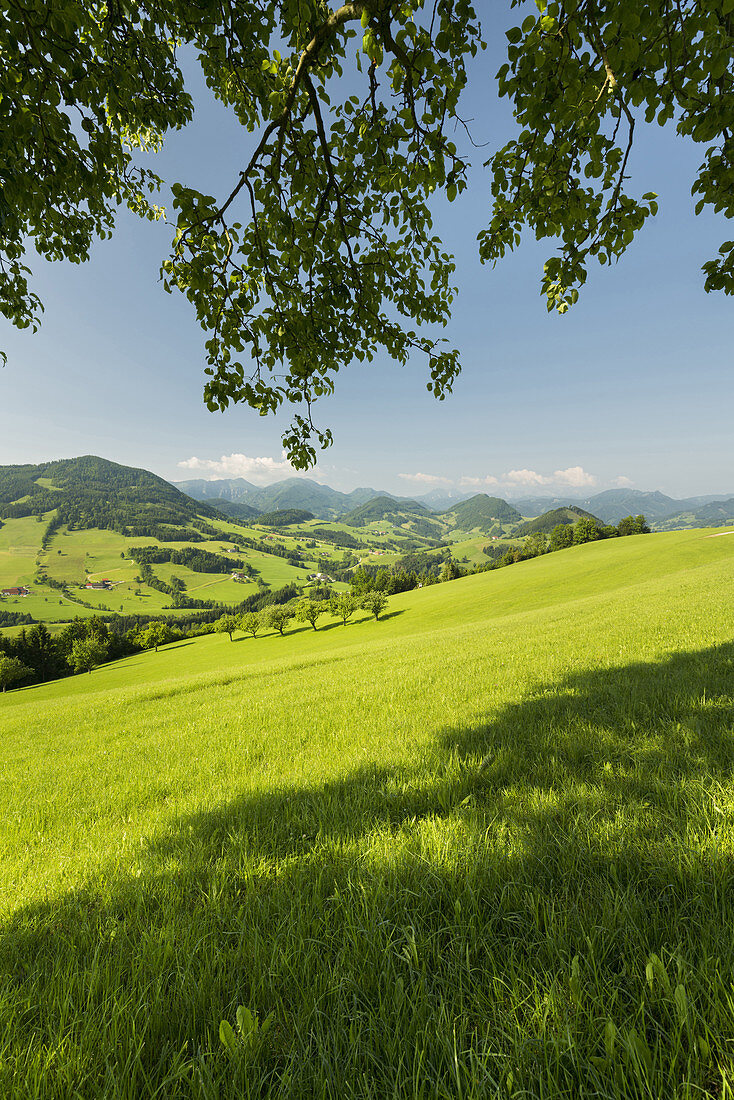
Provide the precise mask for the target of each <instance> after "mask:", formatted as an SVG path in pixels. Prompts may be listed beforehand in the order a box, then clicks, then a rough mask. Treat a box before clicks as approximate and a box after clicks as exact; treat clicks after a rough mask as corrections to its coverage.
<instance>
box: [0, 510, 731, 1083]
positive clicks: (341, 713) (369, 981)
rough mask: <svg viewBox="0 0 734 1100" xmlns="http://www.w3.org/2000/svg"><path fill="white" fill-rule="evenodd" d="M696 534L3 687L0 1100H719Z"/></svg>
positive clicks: (727, 580) (713, 806)
mask: <svg viewBox="0 0 734 1100" xmlns="http://www.w3.org/2000/svg"><path fill="white" fill-rule="evenodd" d="M708 534H709V532H701V531H686V532H676V533H671V534H656V535H647V536H638V537H634V538H624V539H615V540H610V541H608V542H599V543H592V544H589V545H586V546H581V547H576V548H573V549H571V550H567V551H562V552H560V553H556V554H552V555H548V556H546V557H543V558H537V559H534V560H532V561H528V562H523V563H520V564H518V565H514V566H512V567H511V568H508V569H503V570H499V571H496V572H492V573H486V574H481V575H477V576H472V577H468V578H465V579H463V580H459V581H454V582H452V583H450V584H443V585H438V586H434V587H430V588H427V589H423V590H420V591H415V592H410V593H404V594H402V595H400V596H395V597H393V598H391V601H390V606H389V608H388V613H387V616H386V617H385V619H384V621H380V622H375V621H374V620H370V619H368V618H367V617H366V616H363V617H361V618H359V619H357V621H354V622H352V623H349V624H348V625H347V626H346V627H344V626H342V625H341V624H339V625H337V624H335V623H333V622H331V621H327V622H326V623H323V620H322V623H323V627H322V628H320V629H319V630H318V631H316V632H314V631H313V630H311V628H310V627H304V626H302V625H298V626H294V627H293V628H292V629H291V630H289V631H288V632H287V633H286V636H285V637H283V638H281V637H279V636H276V635H273V634H266V635H265V636H260V637H258V638H256V639H252V638H249V637H247V638H245V637H243V636H241V635H236V640H235V641H234V642H231V641H230V640H229V639H228V638H227V637H226V636H223V635H213V636H208V637H204V638H201V639H197V640H189V641H186V642H183V643H178V644H175V645H172V646H169V647H166V648H164V649H162V650H161V651H160V652H159V653H157V654H156V653H153V652H147V653H143V654H138V655H136V656H134V657H131V658H128V659H126V660H125V661H121V662H118V663H116V664H113V665H109V666H105V667H103V668H100V669H99V670H97V671H95V672H94V673H92V674H91V675H86V674H83V675H79V676H76V677H73V678H71V679H67V680H63V681H59V682H57V683H54V684H49V685H44V686H40V687H35V688H29V689H24V690H18V691H13V692H8V693H7V694H6V695H5V696H0V732H1V734H2V737H1V739H0V846H1V849H2V864H1V867H2V871H1V872H0V875H1V876H2V877H1V879H0V920H1V921H2V934H1V935H0V1095H2V1096H3V1097H8V1098H16V1097H17V1098H21V1097H23V1098H25V1097H34V1098H36V1097H38V1098H48V1100H57V1098H67V1097H68V1098H69V1100H71V1098H85V1100H86V1098H91V1097H105V1098H107V1097H112V1098H115V1100H116V1098H125V1100H133V1098H135V1100H137V1098H139V1097H151V1098H152V1097H156V1098H159V1097H160V1098H163V1097H165V1098H184V1097H186V1098H188V1097H196V1098H202V1100H210V1098H223V1100H224V1098H226V1100H234V1098H235V1097H237V1098H240V1097H248V1098H249V1097H252V1098H254V1097H258V1098H260V1097H288V1098H303V1100H306V1098H309V1100H310V1098H312V1097H319V1098H328V1100H331V1098H332V1097H333V1098H335V1100H336V1098H337V1097H339V1098H341V1097H344V1098H357V1097H359V1098H360V1100H362V1098H365V1100H367V1098H370V1100H372V1098H373V1100H383V1098H401V1100H402V1098H403V1097H404V1098H406V1100H407V1098H411V1100H424V1098H425V1100H429V1098H430V1100H443V1098H447V1100H448V1098H452V1100H453V1098H461V1100H479V1098H482V1100H484V1098H486V1097H523V1098H528V1097H533V1098H535V1097H542V1098H548V1100H555V1098H561V1097H562V1098H566V1097H567V1098H569V1100H570V1098H576V1097H584V1098H591V1097H595V1098H598V1097H601V1098H613V1097H614V1098H621V1097H625V1098H626V1097H635V1098H637V1097H639V1098H643V1097H649V1098H658V1097H665V1098H671V1100H679V1098H680V1100H682V1098H694V1097H695V1098H700V1097H716V1098H719V1097H721V1098H728V1097H732V1096H733V1095H734V935H733V934H732V929H734V832H733V830H732V827H733V825H734V785H733V782H732V780H733V779H734V718H733V715H734V699H733V695H734V638H733V634H734V627H733V616H732V607H733V606H734V535H732V536H731V537H729V538H727V537H715V538H709V537H706V536H707V535H708ZM294 572H295V571H294ZM238 1008H239V1009H240V1011H239V1013H238ZM223 1022H224V1023H223Z"/></svg>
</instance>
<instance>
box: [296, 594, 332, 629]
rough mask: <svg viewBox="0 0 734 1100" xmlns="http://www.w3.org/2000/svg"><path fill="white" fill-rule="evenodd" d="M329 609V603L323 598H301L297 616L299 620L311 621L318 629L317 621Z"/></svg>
mask: <svg viewBox="0 0 734 1100" xmlns="http://www.w3.org/2000/svg"><path fill="white" fill-rule="evenodd" d="M328 610H329V605H328V604H326V603H324V601H323V600H301V602H300V603H299V605H298V607H297V609H296V618H297V619H298V620H299V622H302V623H310V624H311V626H312V627H313V628H314V630H315V629H316V623H317V622H318V620H319V619H320V618H321V616H322V615H325V614H326V612H327V611H328Z"/></svg>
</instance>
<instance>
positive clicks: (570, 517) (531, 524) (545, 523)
mask: <svg viewBox="0 0 734 1100" xmlns="http://www.w3.org/2000/svg"><path fill="white" fill-rule="evenodd" d="M580 519H593V521H594V523H596V524H597V526H599V527H603V526H604V525H603V523H602V521H601V520H600V519H599V518H598V516H592V514H591V512H586V511H584V509H583V508H578V507H577V506H576V505H575V504H569V505H568V506H567V507H565V508H554V509H553V510H552V511H550V512H545V513H544V514H543V515H542V516H538V517H537V519H529V520H527V521H526V522H525V523H522V524H521V525H520V526H519V527H517V528H515V530H514V531H513V535H514V536H515V537H516V538H524V537H525V535H539V534H546V535H549V534H550V533H551V531H552V530H553V528H554V527H557V526H558V524H559V523H566V524H574V523H578V521H579V520H580Z"/></svg>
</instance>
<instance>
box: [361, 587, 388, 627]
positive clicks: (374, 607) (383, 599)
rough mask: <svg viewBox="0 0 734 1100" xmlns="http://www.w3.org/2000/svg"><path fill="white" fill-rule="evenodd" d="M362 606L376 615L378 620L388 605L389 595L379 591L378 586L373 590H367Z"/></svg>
mask: <svg viewBox="0 0 734 1100" xmlns="http://www.w3.org/2000/svg"><path fill="white" fill-rule="evenodd" d="M361 606H362V607H363V608H364V610H365V611H369V612H370V614H371V615H374V616H375V619H376V620H377V619H379V617H380V615H381V614H382V612H383V611H384V610H385V608H386V607H387V596H386V595H385V593H384V592H379V591H378V590H377V589H376V588H373V589H372V591H371V592H365V594H364V596H363V597H362V603H361Z"/></svg>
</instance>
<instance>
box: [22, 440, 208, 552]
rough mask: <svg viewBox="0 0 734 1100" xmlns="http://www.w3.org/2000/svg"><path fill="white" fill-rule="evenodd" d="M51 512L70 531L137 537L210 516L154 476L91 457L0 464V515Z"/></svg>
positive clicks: (29, 514) (204, 506)
mask: <svg viewBox="0 0 734 1100" xmlns="http://www.w3.org/2000/svg"><path fill="white" fill-rule="evenodd" d="M54 509H55V510H56V512H57V516H58V520H59V522H60V523H66V524H70V525H71V526H73V527H100V528H108V529H110V530H116V531H122V530H123V528H131V529H133V530H134V531H135V532H137V533H139V534H145V533H147V530H148V529H150V528H153V527H159V526H162V525H172V526H182V525H184V526H185V525H186V524H188V523H190V522H191V521H192V520H193V519H194V518H195V517H196V516H202V515H203V516H213V515H215V513H214V512H213V511H212V510H211V509H210V508H209V507H208V506H207V505H206V504H200V503H198V502H197V501H194V500H192V499H191V497H187V496H185V495H184V494H183V493H181V492H179V490H178V489H175V488H174V487H173V485H171V484H170V483H169V482H168V481H164V479H163V478H161V477H158V476H157V475H156V474H152V473H150V471H148V470H139V469H135V468H133V467H131V466H120V465H118V463H116V462H109V461H108V460H107V459H104V458H98V457H97V456H95V455H84V456H82V457H81V458H70V459H61V460H58V461H55V462H47V463H42V464H40V465H38V466H21V467H18V466H0V516H2V517H4V518H19V517H22V516H31V515H41V514H42V513H44V512H49V511H51V510H54Z"/></svg>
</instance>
